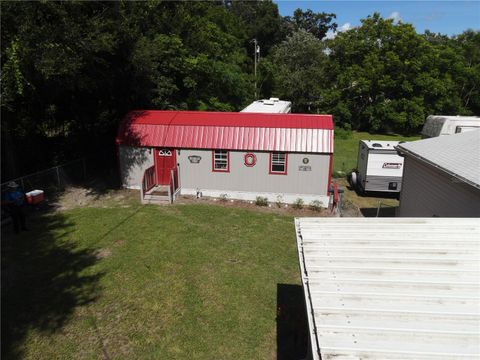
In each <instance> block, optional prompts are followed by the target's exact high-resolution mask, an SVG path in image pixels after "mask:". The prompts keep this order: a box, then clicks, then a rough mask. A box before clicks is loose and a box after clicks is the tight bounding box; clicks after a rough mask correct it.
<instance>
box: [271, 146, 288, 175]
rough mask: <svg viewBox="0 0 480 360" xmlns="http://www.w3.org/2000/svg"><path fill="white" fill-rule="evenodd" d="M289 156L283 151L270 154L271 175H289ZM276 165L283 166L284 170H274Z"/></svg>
mask: <svg viewBox="0 0 480 360" xmlns="http://www.w3.org/2000/svg"><path fill="white" fill-rule="evenodd" d="M282 157H283V159H282ZM287 163H288V154H287V153H286V152H283V151H275V152H271V153H270V169H269V170H270V174H277V175H287ZM274 165H282V166H283V170H282V171H279V170H273V166H274Z"/></svg>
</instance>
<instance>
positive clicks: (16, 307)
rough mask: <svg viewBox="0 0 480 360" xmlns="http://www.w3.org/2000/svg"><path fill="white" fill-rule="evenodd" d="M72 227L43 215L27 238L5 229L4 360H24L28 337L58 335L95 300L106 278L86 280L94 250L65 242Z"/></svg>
mask: <svg viewBox="0 0 480 360" xmlns="http://www.w3.org/2000/svg"><path fill="white" fill-rule="evenodd" d="M74 225H75V224H74V223H72V222H71V221H69V220H67V219H66V218H65V217H64V216H63V215H62V214H61V213H51V212H49V211H48V210H44V211H43V212H42V213H40V214H36V215H34V216H29V217H28V218H27V226H28V227H29V228H30V231H28V232H23V233H21V234H20V235H14V234H12V232H13V231H12V229H11V227H8V228H2V240H1V241H2V358H4V359H19V358H22V356H23V350H24V347H23V342H24V341H25V337H26V335H27V333H28V332H29V331H31V330H37V331H40V332H44V333H54V332H56V331H59V330H61V328H62V327H63V326H64V325H65V324H66V323H67V322H68V321H69V319H70V317H71V316H72V314H73V312H74V310H75V308H76V307H78V306H81V305H85V304H88V303H89V302H92V301H94V300H95V299H96V297H97V295H98V291H99V289H98V281H99V279H100V277H101V276H102V274H100V273H97V274H87V272H88V270H87V269H88V268H89V267H90V266H92V265H93V264H94V263H95V262H96V261H97V258H96V257H95V255H94V250H93V249H84V248H83V249H80V248H77V247H75V245H74V244H72V243H69V242H67V241H66V240H65V236H66V235H67V234H69V233H71V232H73V231H74Z"/></svg>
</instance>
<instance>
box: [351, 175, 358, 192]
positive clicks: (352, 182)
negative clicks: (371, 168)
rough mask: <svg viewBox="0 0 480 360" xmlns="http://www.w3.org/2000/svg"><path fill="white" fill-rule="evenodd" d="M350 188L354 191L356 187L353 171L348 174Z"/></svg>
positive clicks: (355, 177) (355, 176)
mask: <svg viewBox="0 0 480 360" xmlns="http://www.w3.org/2000/svg"><path fill="white" fill-rule="evenodd" d="M350 186H351V187H352V189H355V188H356V187H357V173H356V172H355V171H352V173H351V174H350Z"/></svg>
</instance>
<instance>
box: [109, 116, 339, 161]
mask: <svg viewBox="0 0 480 360" xmlns="http://www.w3.org/2000/svg"><path fill="white" fill-rule="evenodd" d="M117 142H118V143H127V144H130V145H137V146H158V147H159V146H164V147H176V148H201V149H229V150H252V151H287V152H315V153H332V152H333V122H332V117H331V116H330V115H306V114H252V113H211V112H192V111H185V112H180V111H176V112H175V111H143V112H132V113H131V114H129V115H128V116H127V118H126V120H125V122H124V123H123V124H122V126H121V127H120V129H119V133H118V136H117Z"/></svg>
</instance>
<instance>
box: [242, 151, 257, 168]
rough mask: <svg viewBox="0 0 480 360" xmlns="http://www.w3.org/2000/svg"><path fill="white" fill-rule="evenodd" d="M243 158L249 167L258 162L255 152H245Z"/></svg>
mask: <svg viewBox="0 0 480 360" xmlns="http://www.w3.org/2000/svg"><path fill="white" fill-rule="evenodd" d="M243 160H244V163H245V166H248V167H252V166H255V164H256V163H257V157H256V156H255V154H252V153H247V154H245V156H244V158H243Z"/></svg>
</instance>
